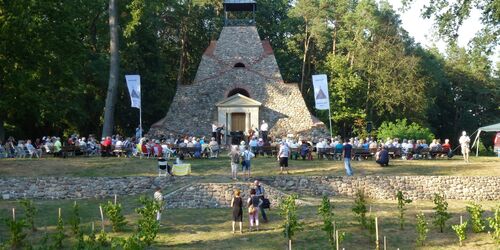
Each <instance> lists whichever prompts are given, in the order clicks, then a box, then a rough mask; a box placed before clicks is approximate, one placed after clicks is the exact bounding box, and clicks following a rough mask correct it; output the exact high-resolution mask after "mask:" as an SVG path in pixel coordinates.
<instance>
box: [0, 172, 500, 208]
mask: <svg viewBox="0 0 500 250" xmlns="http://www.w3.org/2000/svg"><path fill="white" fill-rule="evenodd" d="M261 182H262V183H263V184H264V187H265V189H266V192H267V195H268V196H269V197H270V198H271V200H272V201H273V202H274V203H275V202H277V200H278V199H279V198H280V197H282V196H283V195H285V194H291V193H298V194H300V195H306V196H316V197H320V196H322V195H328V196H347V197H352V196H354V195H355V193H356V191H357V190H358V189H364V191H365V193H366V195H367V196H368V197H370V198H372V199H394V195H395V193H396V192H397V190H402V191H403V192H404V193H405V195H406V196H407V197H409V198H411V199H415V200H422V199H432V195H433V194H434V193H438V192H440V193H444V194H445V196H446V198H447V199H456V200H500V177H495V176H477V177H467V176H464V177H462V176H360V177H341V176H321V177H319V176H306V177H305V176H276V177H264V178H261ZM155 186H161V187H164V188H168V187H173V186H175V187H182V188H179V189H178V190H175V191H173V192H171V193H168V194H166V198H167V200H169V203H170V204H169V206H170V207H227V206H229V202H230V200H231V197H232V193H233V190H234V189H235V188H239V189H240V190H241V191H242V196H243V198H244V199H246V198H247V197H248V192H249V190H248V189H249V188H250V186H251V183H199V179H195V178H193V177H176V178H165V177H163V178H158V177H88V178H87V177H41V178H31V177H22V178H11V177H9V178H0V195H1V196H2V198H3V199H21V198H29V199H83V198H103V197H112V196H114V195H115V194H118V195H135V194H143V193H149V194H152V192H153V190H154V187H155ZM273 205H274V206H275V205H276V204H273Z"/></svg>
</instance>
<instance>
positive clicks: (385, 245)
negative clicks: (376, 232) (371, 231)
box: [384, 236, 387, 250]
mask: <svg viewBox="0 0 500 250" xmlns="http://www.w3.org/2000/svg"><path fill="white" fill-rule="evenodd" d="M384 250H387V239H386V237H385V236H384Z"/></svg>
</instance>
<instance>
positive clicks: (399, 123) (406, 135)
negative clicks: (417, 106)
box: [377, 119, 435, 142]
mask: <svg viewBox="0 0 500 250" xmlns="http://www.w3.org/2000/svg"><path fill="white" fill-rule="evenodd" d="M377 137H378V138H379V139H384V140H385V139H386V138H400V139H415V140H419V139H425V140H427V142H430V141H432V139H434V138H435V137H434V134H432V132H431V131H430V129H428V128H424V127H422V126H420V125H419V124H417V123H412V124H408V122H407V121H406V119H402V120H399V119H398V120H396V121H395V122H382V124H381V125H380V127H379V128H378V130H377Z"/></svg>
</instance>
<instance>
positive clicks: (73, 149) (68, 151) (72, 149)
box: [60, 145, 81, 158]
mask: <svg viewBox="0 0 500 250" xmlns="http://www.w3.org/2000/svg"><path fill="white" fill-rule="evenodd" d="M60 153H61V156H62V157H63V158H66V157H68V156H76V155H77V154H79V153H81V151H80V147H78V146H75V145H67V146H63V147H62V148H61V152H60Z"/></svg>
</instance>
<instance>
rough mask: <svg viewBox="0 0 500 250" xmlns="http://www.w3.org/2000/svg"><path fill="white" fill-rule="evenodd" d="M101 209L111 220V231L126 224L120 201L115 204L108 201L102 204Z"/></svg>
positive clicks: (117, 229) (119, 228) (115, 230)
mask: <svg viewBox="0 0 500 250" xmlns="http://www.w3.org/2000/svg"><path fill="white" fill-rule="evenodd" d="M103 209H104V212H105V213H106V216H108V218H109V220H110V221H111V226H112V228H113V232H119V231H121V230H123V228H124V227H125V226H126V225H127V221H125V217H124V216H123V214H122V205H121V204H120V203H116V204H115V203H113V202H111V201H108V203H107V204H105V205H104V206H103Z"/></svg>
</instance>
